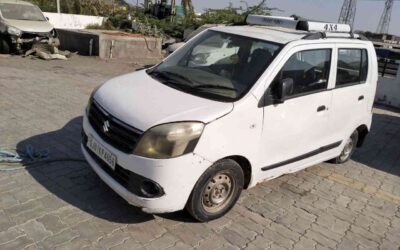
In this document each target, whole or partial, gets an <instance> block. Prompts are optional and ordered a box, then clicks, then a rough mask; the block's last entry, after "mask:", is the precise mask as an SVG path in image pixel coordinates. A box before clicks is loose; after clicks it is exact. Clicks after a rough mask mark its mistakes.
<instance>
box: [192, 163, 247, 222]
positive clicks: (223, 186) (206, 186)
mask: <svg viewBox="0 0 400 250" xmlns="http://www.w3.org/2000/svg"><path fill="white" fill-rule="evenodd" d="M243 185H244V174H243V170H242V168H241V167H240V165H239V164H238V163H237V162H236V161H234V160H230V159H225V160H221V161H218V162H216V163H215V164H214V165H213V166H211V167H210V168H209V169H207V170H206V171H205V172H204V173H203V175H202V176H201V177H200V179H199V180H198V181H197V183H196V185H195V186H194V188H193V191H192V194H191V195H190V197H189V200H188V203H187V205H186V209H187V211H188V212H189V214H190V215H192V216H193V218H195V219H196V220H198V221H200V222H206V221H211V220H214V219H217V218H220V217H222V216H224V215H225V214H226V213H227V212H228V211H229V210H230V209H231V208H232V207H233V206H234V205H235V204H236V202H237V200H238V199H239V197H240V194H241V193H242V190H243Z"/></svg>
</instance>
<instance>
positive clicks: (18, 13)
mask: <svg viewBox="0 0 400 250" xmlns="http://www.w3.org/2000/svg"><path fill="white" fill-rule="evenodd" d="M0 11H1V14H2V16H3V17H4V18H5V19H13V20H29V21H46V18H45V17H44V16H43V13H42V11H41V10H40V9H39V7H37V6H31V5H22V4H12V3H0Z"/></svg>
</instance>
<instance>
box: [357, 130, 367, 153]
mask: <svg viewBox="0 0 400 250" xmlns="http://www.w3.org/2000/svg"><path fill="white" fill-rule="evenodd" d="M357 132H358V142H357V147H358V148H359V147H361V146H362V145H363V144H364V141H365V138H367V135H368V133H369V130H368V127H367V125H365V124H363V125H360V126H358V128H357Z"/></svg>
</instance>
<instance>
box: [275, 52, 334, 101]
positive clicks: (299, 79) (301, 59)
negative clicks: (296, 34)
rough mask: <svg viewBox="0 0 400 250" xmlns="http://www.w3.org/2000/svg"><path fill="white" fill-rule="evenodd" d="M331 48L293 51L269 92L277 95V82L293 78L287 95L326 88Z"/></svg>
mask: <svg viewBox="0 0 400 250" xmlns="http://www.w3.org/2000/svg"><path fill="white" fill-rule="evenodd" d="M331 55H332V50H331V49H318V50H305V51H300V52H297V53H295V54H294V55H293V56H291V57H290V59H289V60H288V61H287V62H286V64H285V65H284V66H283V68H282V70H281V71H280V72H279V73H278V75H277V76H276V78H275V79H274V81H273V83H272V85H271V94H272V95H273V96H277V95H276V94H277V91H278V86H279V82H281V81H282V80H285V79H292V80H293V89H292V90H291V92H290V93H288V97H291V96H297V95H304V94H306V93H312V92H315V91H319V90H324V89H327V87H328V81H329V71H330V68H331Z"/></svg>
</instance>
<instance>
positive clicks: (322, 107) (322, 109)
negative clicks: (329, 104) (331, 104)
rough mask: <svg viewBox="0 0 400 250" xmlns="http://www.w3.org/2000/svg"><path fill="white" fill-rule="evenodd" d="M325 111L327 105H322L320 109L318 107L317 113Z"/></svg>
mask: <svg viewBox="0 0 400 250" xmlns="http://www.w3.org/2000/svg"><path fill="white" fill-rule="evenodd" d="M324 110H326V106H325V105H322V106H319V107H318V109H317V112H322V111H324Z"/></svg>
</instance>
